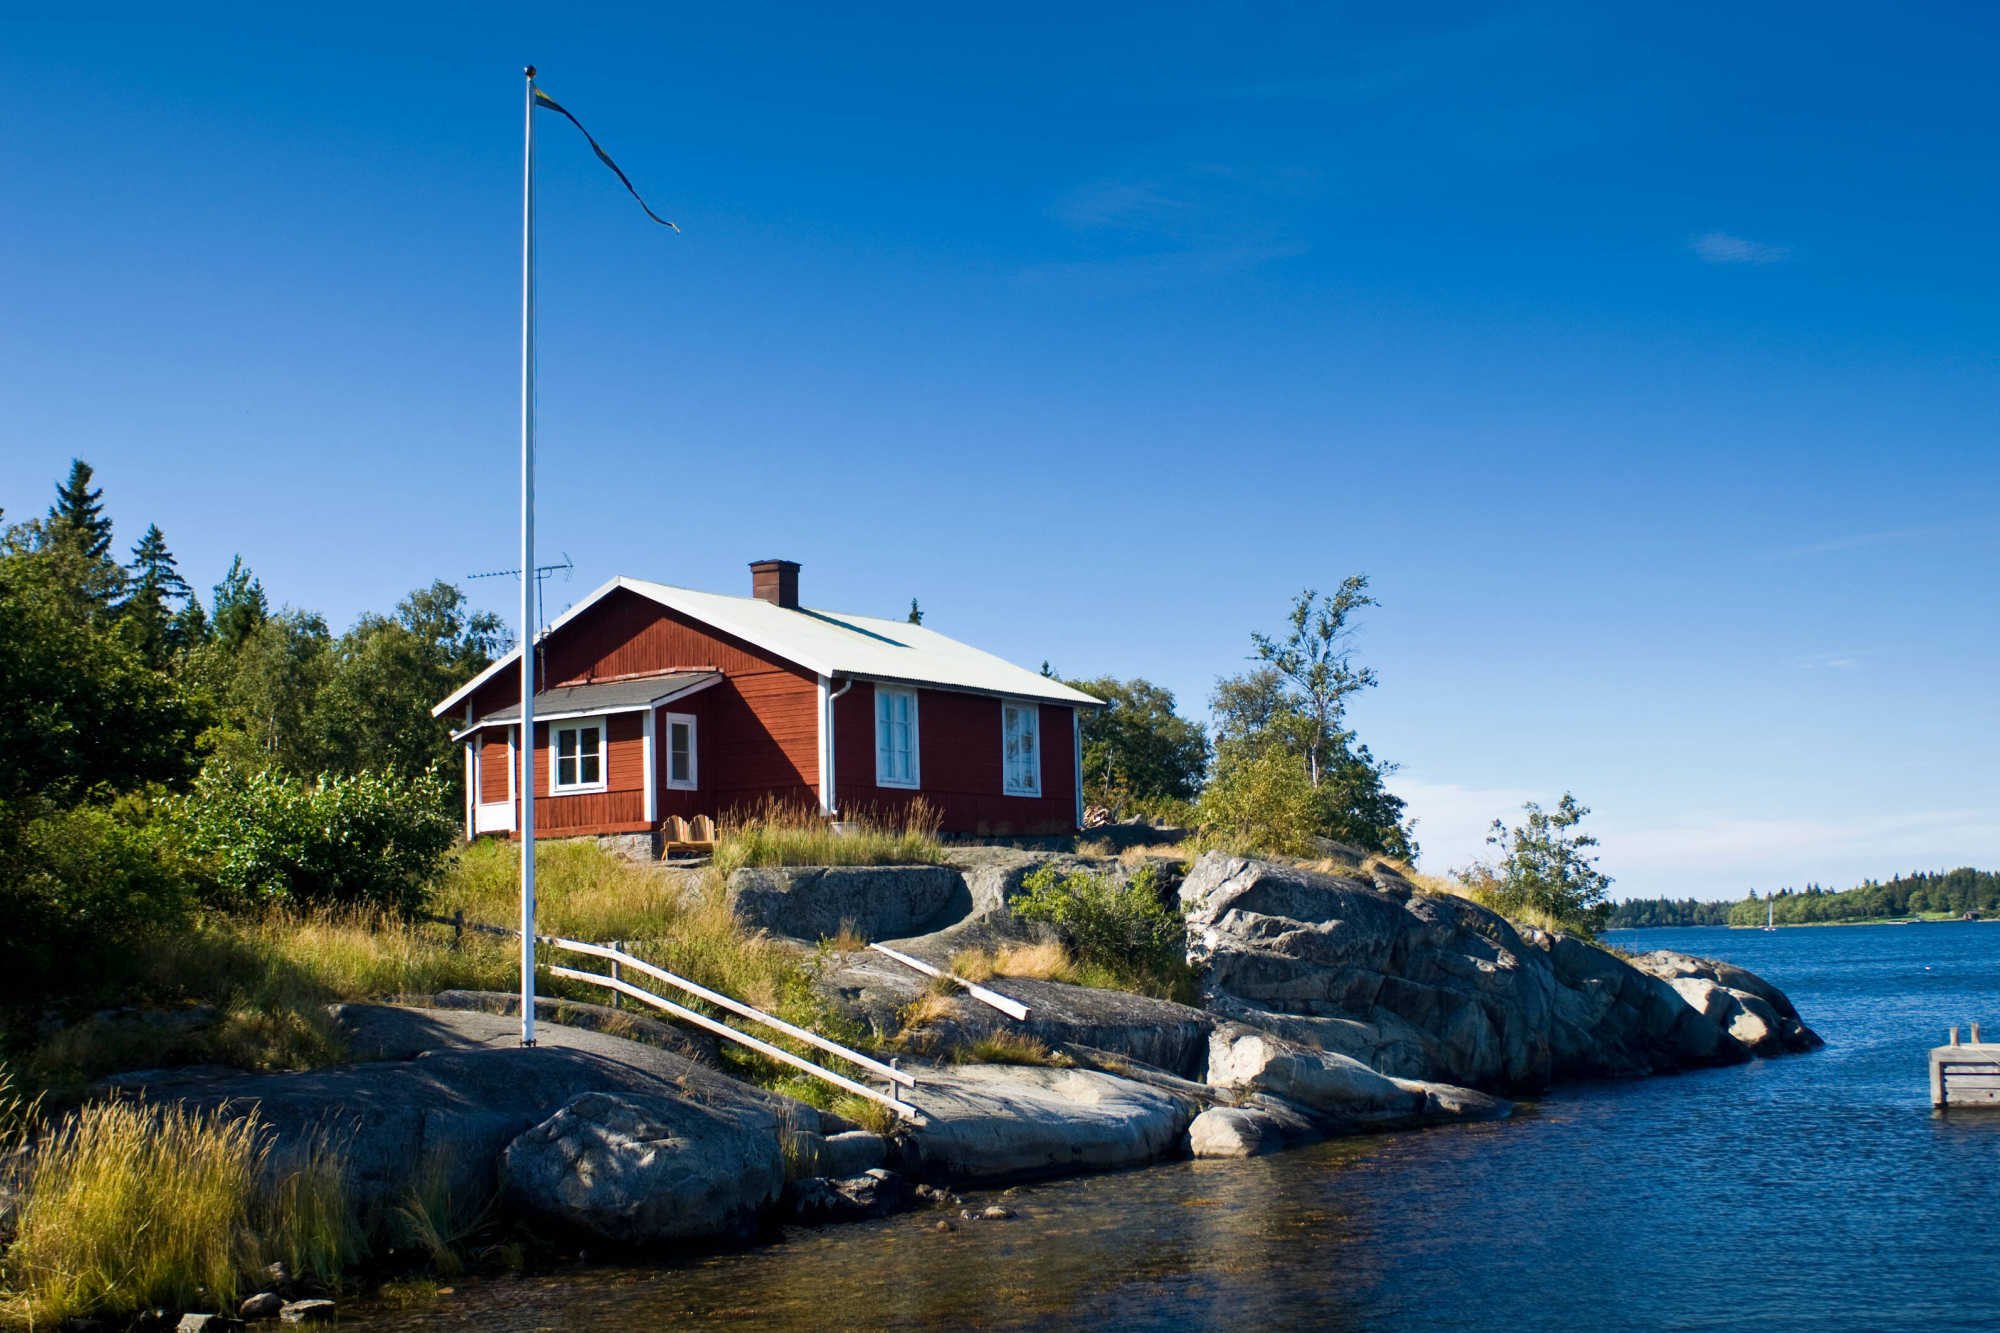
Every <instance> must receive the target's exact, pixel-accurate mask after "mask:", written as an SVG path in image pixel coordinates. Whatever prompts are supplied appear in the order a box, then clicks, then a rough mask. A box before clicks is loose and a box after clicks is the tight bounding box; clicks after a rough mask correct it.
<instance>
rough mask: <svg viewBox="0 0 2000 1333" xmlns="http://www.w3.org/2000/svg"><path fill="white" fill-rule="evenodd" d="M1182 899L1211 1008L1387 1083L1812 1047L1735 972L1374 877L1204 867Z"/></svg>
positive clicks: (1775, 1003) (1670, 1062)
mask: <svg viewBox="0 0 2000 1333" xmlns="http://www.w3.org/2000/svg"><path fill="white" fill-rule="evenodd" d="M1180 893H1181V903H1182V906H1183V907H1184V909H1185V910H1186V912H1187V920H1188V956H1189V959H1190V961H1192V962H1194V963H1196V964H1197V965H1199V966H1201V967H1202V968H1203V971H1204V1000H1205V1003H1206V1004H1207V1006H1208V1007H1209V1008H1210V1009H1212V1010H1214V1011H1216V1012H1218V1013H1221V1014H1225V1015H1228V1016H1229V1017H1232V1018H1235V1019H1238V1020H1240V1021H1241V1022H1243V1023H1246V1024H1250V1025H1252V1026H1254V1027H1257V1028H1261V1029H1264V1030H1266V1031H1268V1032H1272V1033H1277V1034H1280V1035H1282V1036H1284V1037H1287V1038H1290V1039H1292V1040H1294V1041H1297V1042H1300V1043H1303V1044H1305V1045H1309V1046H1315V1047H1320V1048H1323V1049H1324V1050H1325V1051H1328V1052H1332V1053H1335V1054H1339V1055H1344V1056H1348V1057H1352V1058H1353V1059H1354V1060H1356V1061H1359V1062H1360V1063H1361V1064H1363V1065H1366V1066H1368V1067H1370V1068H1372V1069H1374V1070H1378V1071H1380V1072H1382V1073H1384V1074H1388V1075H1391V1076H1395V1077H1400V1078H1405V1079H1420V1080H1431V1081H1436V1082H1441V1083H1445V1084H1456V1085H1463V1086H1466V1087H1471V1088H1484V1089H1501V1090H1513V1089H1533V1088H1538V1087H1542V1086H1546V1085H1547V1084H1548V1083H1550V1082H1551V1081H1553V1080H1554V1079H1557V1078H1564V1077H1606V1076H1630V1075H1639V1074H1648V1073H1655V1072H1662V1071H1666V1070H1673V1069H1683V1068H1689V1067H1694V1066H1701V1065H1714V1064H1727V1063H1732V1062H1735V1061H1740V1060H1745V1059H1748V1058H1750V1055H1751V1053H1752V1051H1753V1050H1755V1051H1756V1052H1758V1053H1760V1054H1770V1053H1777V1052H1778V1051H1781V1050H1798V1049H1806V1048H1808V1045H1809V1044H1810V1041H1816V1040H1817V1039H1815V1038H1811V1034H1810V1033H1809V1032H1807V1031H1806V1030H1805V1029H1804V1027H1803V1025H1802V1024H1797V1019H1796V1015H1795V1014H1793V1015H1791V1016H1790V1017H1789V1018H1788V1017H1787V1014H1788V1011H1790V1008H1791V1006H1790V1003H1789V1001H1786V1000H1785V999H1784V997H1783V995H1782V993H1780V992H1778V990H1777V988H1776V987H1773V986H1770V985H1769V984H1768V983H1766V982H1763V981H1762V980H1761V979H1758V978H1755V977H1753V976H1752V975H1751V974H1750V973H1747V972H1744V971H1743V970H1742V969H1741V968H1734V967H1729V966H1728V965H1726V964H1711V963H1705V962H1703V961H1702V960H1689V959H1685V958H1682V957H1681V956H1679V955H1673V956H1671V958H1660V956H1657V955H1655V956H1652V957H1654V958H1655V959H1656V960H1657V961H1656V962H1654V963H1653V964H1645V963H1644V960H1642V965H1641V966H1634V965H1633V964H1631V963H1628V962H1626V961H1625V960H1624V959H1622V958H1620V957H1618V956H1617V955H1615V954H1613V953H1611V952H1609V951H1608V950H1605V949H1602V948H1599V947H1598V946H1596V945H1594V944H1591V943H1588V942H1587V941H1584V940H1579V939H1575V938H1573V937H1570V936H1567V935H1563V934H1560V933H1553V932H1547V931H1540V930H1534V929H1517V928H1515V927H1514V926H1513V925H1512V924H1510V923H1509V922H1508V921H1507V920H1506V919H1505V918H1503V917H1501V916H1499V915H1498V914H1497V913H1494V912H1492V911H1489V910H1487V909H1486V908H1484V907H1481V906H1479V905H1478V904H1476V903H1473V902H1470V901H1468V900H1465V899H1460V898H1455V897H1443V896H1440V897H1431V896H1426V895H1424V894H1421V893H1419V892H1417V891H1416V890H1415V888H1414V886H1412V885H1410V884H1409V883H1408V881H1406V880H1404V879H1403V878H1402V877H1400V876H1398V875H1394V874H1390V873H1386V872H1381V871H1378V872H1376V873H1374V874H1373V875H1372V876H1371V878H1370V879H1369V880H1362V879H1359V878H1353V877H1347V876H1340V875H1331V874H1324V873H1320V872H1316V871H1311V870H1304V869H1299V868H1296V867H1292V866H1283V865H1274V864H1271V863H1268V862H1263V861H1255V860H1246V859H1243V858H1239V857H1230V856H1224V855H1221V854H1218V853H1209V854H1207V855H1205V856H1203V857H1202V858H1201V859H1200V860H1199V861H1198V862H1197V863H1196V864H1195V866H1194V868H1193V869H1192V870H1191V871H1190V872H1189V874H1188V877H1187V879H1186V880H1185V881H1184V882H1183V883H1182V885H1181V891H1180ZM1676 960H1677V961H1676ZM1704 969H1705V970H1704ZM1688 977H1693V978H1695V979H1698V980H1701V981H1703V982H1705V983H1707V984H1708V985H1709V986H1712V987H1719V988H1721V989H1722V990H1724V991H1727V992H1728V994H1727V995H1726V996H1725V997H1724V1000H1725V1001H1726V1003H1725V1002H1721V1001H1718V1002H1716V1003H1712V1004H1711V1003H1708V1002H1707V1001H1706V1000H1705V998H1704V997H1705V995H1706V992H1705V991H1701V990H1700V988H1697V987H1690V986H1679V987H1677V984H1676V980H1675V978H1679V979H1680V980H1685V979H1686V978H1688ZM1766 1014H1769V1015H1770V1017H1769V1018H1766V1017H1765V1015H1766ZM1788 1024H1793V1025H1797V1027H1798V1034H1793V1033H1792V1032H1791V1028H1790V1027H1789V1026H1788ZM1766 1028H1770V1029H1774V1030H1775V1032H1776V1036H1775V1038H1773V1037H1771V1036H1768V1035H1766V1033H1765V1031H1764V1029H1766ZM1800 1034H1802V1035H1800ZM1809 1039H1810V1041H1809Z"/></svg>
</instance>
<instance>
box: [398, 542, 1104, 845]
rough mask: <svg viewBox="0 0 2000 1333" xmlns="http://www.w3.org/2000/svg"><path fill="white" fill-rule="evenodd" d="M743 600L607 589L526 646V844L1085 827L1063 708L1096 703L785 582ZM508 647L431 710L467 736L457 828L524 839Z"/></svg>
mask: <svg viewBox="0 0 2000 1333" xmlns="http://www.w3.org/2000/svg"><path fill="white" fill-rule="evenodd" d="M750 569H751V573H752V577H751V589H752V593H753V595H752V596H749V597H725V596H722V595H719V594H716V593H706V592H694V591H691V590H690V589H687V588H674V587H669V586H667V585H666V584H662V583H647V582H645V581H643V580H640V579H628V578H619V579H613V580H612V581H611V582H609V583H607V584H605V585H604V586H603V587H601V588H599V589H597V590H596V591H595V592H593V593H591V594H590V595H589V596H588V597H586V598H584V599H583V601H582V602H580V603H579V604H577V605H576V606H574V607H572V608H571V609H570V610H569V611H567V612H565V613H564V614H563V615H562V616H561V617H560V618H559V619H557V620H556V621H555V622H554V623H553V624H552V625H550V626H549V628H548V630H547V631H546V632H545V633H544V634H543V636H542V638H541V640H540V641H539V642H538V643H537V644H536V645H535V650H536V652H537V654H538V656H537V657H536V681H537V684H538V686H539V690H538V693H537V694H536V696H535V739H534V750H533V762H532V763H531V764H529V765H528V771H529V773H531V774H532V775H533V780H534V782H535V831H536V834H537V836H550V837H570V836H577V835H584V834H633V833H651V832H656V831H657V830H659V828H660V827H661V825H662V824H663V823H664V822H665V821H666V820H667V819H669V818H670V817H673V816H680V817H682V818H692V817H694V816H696V815H703V814H705V815H709V816H711V817H715V818H720V817H722V816H724V815H726V814H727V813H728V812H730V811H732V810H739V809H744V808H747V807H750V806H754V805H757V804H760V803H761V802H763V801H764V800H765V799H766V798H767V797H768V798H776V799H777V800H780V801H784V802H788V803H798V804H803V805H810V806H813V807H816V808H817V809H818V810H819V811H820V812H821V813H822V814H824V815H825V816H827V817H828V818H856V817H860V816H863V815H866V814H868V813H870V812H882V813H891V812H893V811H895V810H896V809H897V808H898V807H900V806H903V805H905V804H907V803H908V802H910V801H911V800H913V799H915V798H917V797H919V796H921V797H922V798H923V799H924V800H925V801H927V802H928V803H929V805H930V806H931V808H932V809H933V810H934V811H936V812H937V813H938V815H939V816H940V817H941V820H942V824H941V827H942V830H943V831H944V832H947V833H990V834H996V835H1004V834H1033V833H1057V832H1069V831H1072V830H1075V829H1076V828H1078V827H1079V826H1080V825H1081V824H1082V821H1083V794H1082V787H1081V784H1080V783H1079V782H1078V781H1077V771H1078V769H1079V767H1080V760H1079V754H1080V739H1079V738H1080V735H1081V726H1080V722H1079V713H1080V711H1081V710H1083V709H1086V708H1095V707H1100V706H1101V704H1100V701H1099V700H1096V699H1093V698H1091V697H1090V696H1089V695H1087V694H1083V693H1081V692H1079V691H1077V690H1073V689H1070V688H1069V687H1068V686H1067V685H1064V684H1062V683H1061V682H1059V681H1055V680H1050V679H1049V678H1047V677H1045V676H1041V675H1038V674H1036V673H1035V672H1033V671H1028V670H1024V669H1023V668H1021V667H1017V666H1015V665H1013V664H1012V663H1010V662H1005V661H1002V660H1001V659H1000V658H997V657H994V656H993V655H992V654H990V653H983V652H980V651H979V650H978V649H976V648H971V647H968V646H967V645H965V644H962V643H959V642H958V641H957V640H955V639H949V638H946V637H945V636H944V635H942V634H939V633H937V632H936V631H935V630H930V629H926V628H924V627H923V626H921V625H912V624H907V623H905V622H903V621H900V620H877V619H874V618H872V617H868V616H852V615H843V614H838V613H835V612H831V611H816V610H812V609H810V608H807V607H803V606H801V605H799V567H798V565H797V564H795V563H793V562H792V561H789V560H760V561H757V562H755V563H754V564H752V565H751V566H750ZM519 658H520V650H519V649H518V648H517V649H515V650H514V651H513V652H511V653H509V654H508V655H507V656H506V657H503V658H502V659H500V660H499V661H498V662H495V663H494V664H493V665H492V666H490V667H488V668H487V669H486V670H485V671H482V672H481V673H480V674H479V675H477V676H475V677H474V678H473V679H472V680H470V681H468V682H467V683H466V684H465V686H464V687H463V688H461V689H459V690H458V691H456V692H455V693H453V694H452V696H451V697H450V698H448V699H446V700H445V701H444V702H443V703H440V704H439V705H438V706H437V707H436V708H435V709H433V710H432V711H433V712H434V713H435V714H436V715H437V716H440V717H447V716H448V717H451V718H453V719H454V720H455V721H461V725H462V730H460V731H459V732H458V733H457V736H458V737H459V738H461V739H463V740H464V741H465V753H466V766H467V783H466V787H467V797H466V811H465V820H466V833H467V836H477V835H479V834H482V833H509V834H511V833H512V832H513V831H514V830H515V829H517V828H518V827H519V805H520V802H519V794H520V792H521V790H522V786H523V784H524V783H525V782H526V781H527V780H528V777H527V775H526V774H524V773H523V772H522V771H521V765H520V763H519V756H520V754H521V751H522V743H521V736H520V719H521V703H520V696H521V679H520V667H519Z"/></svg>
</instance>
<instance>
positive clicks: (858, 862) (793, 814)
mask: <svg viewBox="0 0 2000 1333" xmlns="http://www.w3.org/2000/svg"><path fill="white" fill-rule="evenodd" d="M845 822H846V828H845V829H844V830H843V831H838V832H836V831H835V830H834V828H833V826H832V825H831V824H829V823H827V821H826V819H825V818H824V817H823V816H822V815H821V814H820V813H819V811H818V810H816V809H814V808H813V807H811V806H807V805H800V804H787V803H784V802H780V801H776V800H766V801H765V802H764V803H763V804H762V805H759V806H755V807H752V808H751V809H749V810H746V811H741V812H738V813H734V814H731V815H728V816H725V817H724V819H723V821H722V827H721V829H720V830H719V831H718V833H717V837H716V844H715V856H714V858H713V861H712V864H713V865H714V867H715V868H716V869H717V870H718V871H720V872H721V873H723V874H725V875H726V874H728V873H729V872H730V871H732V870H737V869H740V868H742V867H744V866H885V865H932V864H935V863H936V862H937V861H939V860H941V859H943V856H944V849H943V847H942V846H940V844H939V843H938V837H937V830H938V823H939V816H938V813H937V811H936V810H934V809H933V808H932V807H931V805H930V804H929V803H928V802H927V801H925V800H924V799H923V798H922V797H918V798H917V799H916V800H914V801H911V802H910V803H909V805H907V806H905V807H902V808H900V809H897V810H893V811H885V812H868V813H864V814H861V815H859V816H857V817H856V818H854V819H851V820H848V821H845Z"/></svg>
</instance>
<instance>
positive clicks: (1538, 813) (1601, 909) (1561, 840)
mask: <svg viewBox="0 0 2000 1333" xmlns="http://www.w3.org/2000/svg"><path fill="white" fill-rule="evenodd" d="M1521 808H1522V810H1523V812H1524V813H1525V814H1526V815H1527V819H1526V820H1525V821H1524V822H1523V823H1521V824H1520V825H1518V826H1517V827H1515V828H1511V829H1510V828H1508V827H1507V825H1506V824H1505V823H1503V822H1502V821H1500V820H1497V819H1496V820H1494V821H1493V831H1492V833H1491V834H1490V835H1489V836H1488V837H1487V839H1486V841H1487V842H1488V843H1490V844H1491V845H1493V846H1494V847H1497V848H1499V849H1500V850H1501V851H1502V853H1504V854H1503V855H1502V857H1501V858H1500V861H1499V863H1498V864H1497V865H1485V864H1474V865H1473V866H1472V867H1471V868H1470V869H1469V870H1467V871H1465V872H1464V873H1463V875H1462V878H1463V879H1464V880H1465V883H1466V885H1467V887H1468V888H1469V889H1470V890H1471V892H1472V895H1473V897H1474V898H1475V899H1477V900H1478V901H1479V902H1482V903H1484V904H1485V905H1486V906H1488V907H1490V908H1492V909H1493V910H1494V911H1496V912H1498V913H1500V914H1501V915H1502V916H1506V917H1511V918H1512V919H1514V920H1516V921H1526V922H1528V923H1530V924H1531V925H1537V926H1541V927H1543V928H1544V929H1548V930H1561V931H1567V932H1568V933H1570V934H1572V935H1581V936H1583V937H1584V938H1585V939H1595V938H1596V937H1597V933H1598V932H1599V931H1600V930H1603V929H1604V923H1605V921H1606V919H1607V918H1608V917H1609V916H1610V914H1611V901H1610V894H1609V892H1608V891H1609V889H1610V887H1611V877H1610V876H1608V875H1606V874H1604V873H1603V872H1602V871H1600V870H1599V869H1598V868H1597V858H1596V857H1595V856H1594V855H1591V854H1590V850H1589V849H1590V848H1592V847H1595V846H1597V839H1596V838H1594V837H1592V836H1590V835H1589V834H1587V833H1578V832H1575V831H1574V830H1575V829H1576V826H1577V825H1578V824H1580V823H1582V822H1583V817H1584V816H1585V815H1587V814H1589V813H1590V809H1589V807H1588V806H1586V805H1584V804H1583V803H1582V802H1581V801H1579V800H1577V799H1576V797H1574V796H1572V795H1571V794H1570V793H1568V792H1564V793H1563V796H1562V800H1561V801H1559V802H1557V804H1556V808H1555V809H1554V810H1553V811H1545V810H1543V809H1542V807H1541V806H1539V805H1537V804H1535V803H1534V802H1533V801H1529V802H1528V803H1527V804H1526V805H1524V806H1522V807H1521Z"/></svg>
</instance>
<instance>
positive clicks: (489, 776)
mask: <svg viewBox="0 0 2000 1333" xmlns="http://www.w3.org/2000/svg"><path fill="white" fill-rule="evenodd" d="M506 799H507V728H505V727H488V728H487V729H486V730H484V731H482V732H480V733H479V800H480V803H481V804H484V805H493V804H497V803H499V802H501V801H504V800H506Z"/></svg>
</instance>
